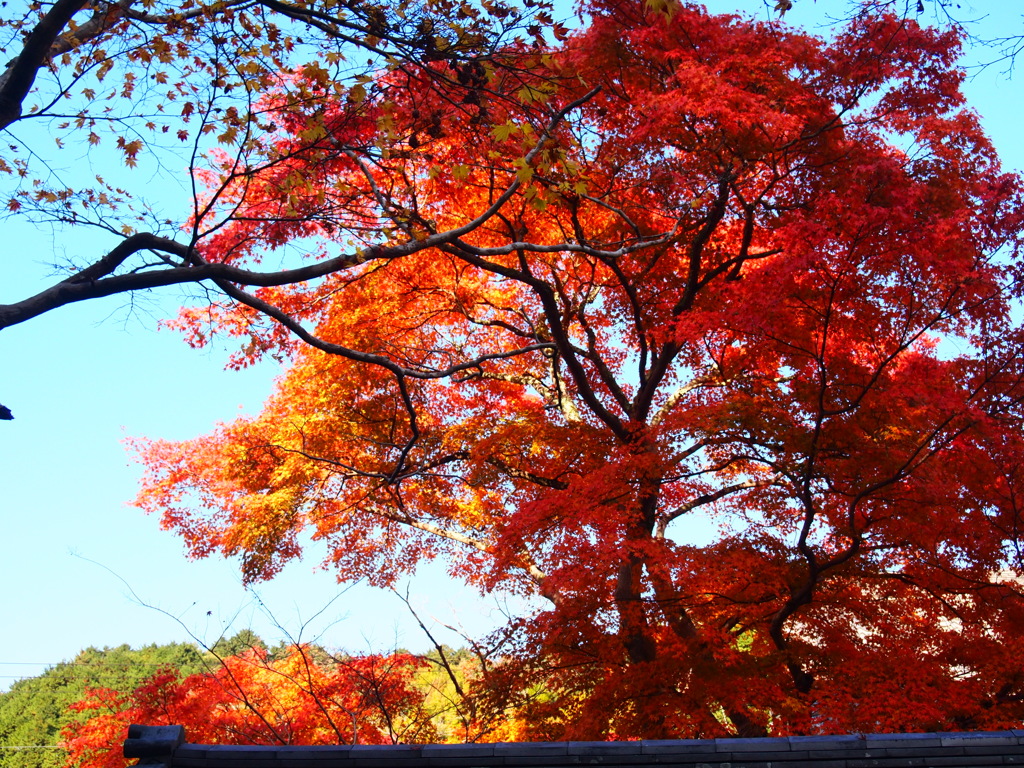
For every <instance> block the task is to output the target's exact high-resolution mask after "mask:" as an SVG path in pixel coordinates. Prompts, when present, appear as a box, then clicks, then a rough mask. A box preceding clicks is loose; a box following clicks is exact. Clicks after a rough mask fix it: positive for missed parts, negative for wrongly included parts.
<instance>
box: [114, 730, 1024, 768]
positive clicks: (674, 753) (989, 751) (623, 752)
mask: <svg viewBox="0 0 1024 768" xmlns="http://www.w3.org/2000/svg"><path fill="white" fill-rule="evenodd" d="M124 755H125V757H127V758H140V760H139V764H140V765H147V764H148V767H147V768H155V765H154V764H162V765H164V766H166V767H167V768H442V767H450V768H499V767H500V768H562V767H563V766H586V765H592V766H602V767H603V768H617V767H619V766H622V767H623V768H629V767H631V766H647V765H651V766H679V768H919V767H921V766H923V767H925V768H927V767H929V766H934V767H935V768H977V767H978V766H1002V765H1024V730H1021V731H997V732H988V733H979V732H963V733H901V734H865V735H853V736H789V737H782V738H765V739H692V740H678V741H565V742H521V743H509V744H422V745H404V744H402V745H395V746H390V745H389V746H368V745H367V746H364V745H358V746H316V747H296V746H229V745H213V744H189V743H187V742H186V741H185V729H184V728H182V727H181V726H143V725H133V726H131V728H129V730H128V739H127V740H126V741H125V743H124Z"/></svg>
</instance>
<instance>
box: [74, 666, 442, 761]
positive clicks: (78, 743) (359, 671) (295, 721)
mask: <svg viewBox="0 0 1024 768" xmlns="http://www.w3.org/2000/svg"><path fill="white" fill-rule="evenodd" d="M314 655H315V654H313V653H312V652H311V650H310V649H309V648H305V647H301V646H294V647H292V648H291V649H289V651H288V653H287V655H286V656H284V657H283V658H279V659H273V658H271V657H269V656H268V655H267V653H266V651H264V650H262V649H252V650H250V651H246V652H245V653H242V654H240V655H238V656H230V657H227V658H224V659H222V660H221V663H220V664H219V666H216V667H215V668H213V669H212V671H211V672H209V673H204V674H194V675H189V676H188V677H184V678H180V677H179V676H178V674H177V672H176V670H173V669H168V670H162V671H160V672H157V673H156V674H155V675H153V677H151V678H150V679H149V680H148V681H147V682H146V683H145V684H144V685H142V686H140V687H139V688H137V689H135V690H134V691H130V692H127V693H117V692H116V691H111V690H107V689H93V690H91V691H89V692H88V694H87V695H86V697H85V698H84V699H83V700H82V701H80V702H78V703H77V704H75V705H74V709H75V710H77V711H80V712H85V713H93V714H91V715H90V716H89V718H88V719H87V720H84V721H83V722H81V723H75V724H73V725H72V726H70V727H69V728H68V729H67V730H66V732H65V734H64V737H65V739H64V745H65V748H66V749H67V751H68V764H69V765H74V766H77V767H78V768H122V766H123V765H124V758H123V757H122V756H121V744H122V742H123V741H124V739H125V733H126V732H127V728H128V726H129V725H130V724H132V723H147V724H150V725H184V726H186V730H187V734H188V738H189V740H190V741H192V742H195V743H200V744H352V743H359V744H392V743H400V742H410V741H411V742H421V741H429V740H431V739H432V738H433V737H434V735H435V734H434V732H433V730H432V727H431V725H430V722H429V718H428V716H427V714H426V713H425V711H424V709H423V698H424V692H423V691H421V690H418V689H417V688H415V687H414V686H413V685H412V678H413V675H414V674H415V672H416V671H417V670H418V669H419V668H420V667H421V666H422V665H423V662H421V661H419V660H417V659H416V658H414V657H412V656H409V655H408V654H392V655H389V656H381V655H367V656H360V657H353V658H349V659H341V660H331V661H329V662H325V661H323V660H321V661H319V662H318V661H317V660H316V659H315V658H314Z"/></svg>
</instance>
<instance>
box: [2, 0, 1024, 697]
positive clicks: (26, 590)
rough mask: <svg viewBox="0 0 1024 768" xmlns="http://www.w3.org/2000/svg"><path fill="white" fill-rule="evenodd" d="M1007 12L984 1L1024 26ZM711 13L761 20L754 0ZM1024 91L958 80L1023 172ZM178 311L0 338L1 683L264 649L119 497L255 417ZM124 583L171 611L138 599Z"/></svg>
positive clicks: (360, 632) (39, 239)
mask: <svg viewBox="0 0 1024 768" xmlns="http://www.w3.org/2000/svg"><path fill="white" fill-rule="evenodd" d="M1017 2H1018V0H1012V1H1010V0H1008V1H1007V2H1005V3H1003V4H1002V6H1003V7H1004V8H1005V10H1000V5H1001V4H1000V3H998V2H990V3H988V4H987V6H986V7H987V8H988V9H989V10H990V11H991V12H992V13H994V14H1000V19H999V20H1000V22H1002V23H1003V24H1004V25H1005V23H1006V22H1007V20H1008V21H1009V22H1010V23H1012V24H1013V25H1014V28H1017V29H1020V28H1021V25H1020V10H1017ZM838 3H839V0H818V3H817V4H816V5H812V4H811V3H810V2H809V0H798V3H797V7H796V8H795V9H794V11H792V12H791V15H790V19H791V20H792V21H793V22H800V21H801V20H802V19H803V18H807V19H811V18H812V17H811V14H812V13H814V14H817V15H816V16H815V17H814V18H818V17H819V16H820V12H821V11H822V9H823V7H824V6H828V5H830V4H833V5H837V6H838ZM709 5H710V8H711V10H713V11H727V10H735V9H736V8H738V7H745V8H747V9H749V10H752V11H754V12H757V13H758V15H761V16H765V15H766V14H767V11H766V10H765V9H766V5H765V3H763V2H761V0H748V1H747V2H737V0H720V1H719V2H711V3H710V4H709ZM989 29H996V30H998V29H999V26H998V25H995V24H993V25H991V26H990V27H989ZM1020 86H1021V80H1020V78H1019V77H1018V78H1017V79H1015V80H1010V79H1008V78H1007V77H1006V76H1005V75H1004V74H1002V72H1001V70H1000V69H999V68H998V67H995V68H990V69H988V70H985V71H983V72H982V73H981V74H980V75H979V76H977V77H976V78H975V79H974V80H972V81H971V82H970V83H969V84H968V91H969V94H970V99H971V102H972V103H973V105H974V106H975V108H976V109H977V110H978V111H979V112H980V113H981V114H982V116H983V118H984V123H985V125H986V128H987V129H988V131H989V132H990V135H992V136H993V137H994V138H995V140H996V142H997V146H999V148H1000V149H1001V151H1002V153H1003V158H1004V163H1005V165H1006V166H1007V167H1008V168H1017V169H1019V168H1022V167H1024V152H1022V149H1021V147H1020V140H1019V135H1020V125H1021V122H1022V120H1024V113H1022V111H1021V109H1020V108H1019V107H1018V106H1017V105H1018V103H1019V100H1018V98H1017V97H1018V95H1019V92H1020ZM3 227H4V230H3V231H4V237H5V245H6V247H5V249H4V252H3V256H2V258H3V259H4V261H5V264H4V275H5V278H6V282H5V283H4V284H3V285H0V302H6V301H13V300H17V299H20V298H23V297H25V296H27V295H30V294H31V293H33V292H35V291H36V290H39V288H40V287H42V286H43V285H45V284H46V276H47V268H46V267H45V266H44V265H45V263H46V262H47V261H49V260H52V258H53V257H52V254H51V252H50V251H49V243H50V239H49V237H48V236H46V235H45V234H43V235H40V233H37V232H33V231H31V230H30V229H28V228H25V227H22V226H17V225H14V224H11V223H10V222H8V223H5V224H4V225H3ZM58 241H59V238H58ZM174 306H175V295H174V293H173V292H168V293H167V294H165V295H164V296H163V297H162V298H160V299H159V300H157V301H155V302H153V303H151V304H144V305H142V306H140V307H139V308H138V309H137V310H136V311H134V312H127V311H126V303H125V299H124V298H123V297H114V298H112V299H109V300H105V301H98V302H90V303H85V304H80V305H77V306H73V307H67V308H64V309H61V310H58V311H55V312H52V313H50V314H49V315H46V316H43V317H41V318H37V319H35V320H32V321H30V322H28V323H26V324H23V325H21V326H17V327H15V328H11V329H8V330H4V331H2V332H0V403H4V404H5V405H7V406H9V407H10V408H11V409H12V410H13V411H14V413H15V417H16V418H15V420H14V421H12V422H6V423H3V422H0V515H2V520H3V524H2V528H0V531H2V538H0V584H2V585H3V592H2V597H0V616H2V617H3V622H4V631H3V632H0V690H2V689H3V688H5V687H6V686H7V685H9V684H10V683H11V682H12V681H13V679H15V678H18V677H23V676H29V675H32V674H36V673H38V672H39V671H41V670H42V669H43V668H45V667H46V666H48V665H52V664H55V663H57V662H59V661H61V660H63V659H68V658H71V657H73V656H74V655H75V654H76V653H77V651H78V650H80V649H81V648H84V647H87V646H90V645H93V646H108V645H118V644H121V643H130V644H133V645H140V644H145V643H152V642H168V641H172V640H189V639H190V637H189V633H193V634H195V635H196V636H198V637H199V638H201V639H203V640H205V641H206V642H210V643H212V642H213V641H215V640H216V638H217V637H218V636H219V635H220V633H221V632H223V631H228V632H229V633H230V632H233V631H235V630H238V629H242V628H245V627H252V628H253V629H254V630H256V631H257V632H259V633H260V634H262V635H263V636H264V638H265V639H267V640H268V641H271V642H274V641H276V640H278V639H281V638H282V637H283V636H284V633H283V632H282V630H281V629H279V628H276V627H275V626H274V624H273V622H272V621H271V620H270V619H268V618H267V616H266V615H265V614H264V612H263V611H262V609H261V608H260V607H259V604H258V602H257V601H256V600H255V599H254V597H253V595H252V594H251V593H246V592H245V590H243V589H242V587H241V586H240V584H239V581H238V577H237V571H236V569H235V568H234V567H233V565H232V564H231V563H228V562H224V561H220V560H215V561H204V562H188V561H187V560H186V559H185V557H184V556H183V553H182V547H181V544H180V542H179V541H178V540H177V539H175V538H174V537H173V536H172V535H170V534H168V533H165V532H162V531H160V530H159V528H158V525H157V520H155V519H153V518H147V517H145V516H144V515H142V514H141V513H140V512H139V511H138V510H135V509H133V508H131V507H130V506H128V505H127V503H126V502H128V501H130V499H131V498H132V497H133V495H134V492H135V482H136V479H137V476H138V471H137V469H136V468H135V467H134V466H133V465H132V464H131V461H130V459H129V457H128V455H127V454H126V452H125V450H124V447H123V445H122V441H123V439H124V438H125V437H126V436H139V435H145V436H151V437H163V438H188V437H192V436H195V435H199V434H202V433H204V432H206V431H208V430H209V429H210V428H211V427H212V426H213V425H214V424H215V423H216V422H217V421H219V420H229V419H231V418H232V417H233V416H234V415H236V414H237V413H238V412H239V410H240V409H241V410H242V411H245V412H250V413H251V412H255V411H256V410H257V409H258V407H259V405H260V403H261V402H262V400H263V398H265V397H266V395H267V394H268V393H269V392H270V388H271V384H272V380H273V377H274V375H275V374H276V372H277V371H276V370H275V369H274V368H273V367H268V366H263V367H258V368H256V369H253V370H249V371H245V372H240V373H239V372H225V371H223V370H222V365H223V362H224V357H225V355H224V354H223V353H222V352H220V351H218V350H213V351H195V350H191V349H189V348H188V347H187V346H186V345H185V344H184V343H183V342H182V341H181V340H180V338H179V337H177V336H176V335H175V334H173V333H171V332H168V331H159V332H158V331H156V330H155V327H156V321H157V319H158V318H160V317H163V316H167V315H168V314H169V313H170V312H172V311H173V308H174ZM318 562H319V558H318V557H317V555H316V554H315V553H312V554H311V555H310V556H309V557H308V558H307V559H306V560H305V561H303V562H300V563H296V564H293V565H292V566H290V567H289V568H288V569H287V570H286V571H285V572H284V573H283V574H282V575H281V576H280V577H279V578H278V579H277V580H275V582H274V583H272V584H270V585H266V586H264V587H262V588H260V589H259V593H260V595H261V597H262V599H263V602H264V603H265V604H266V606H267V607H268V608H269V609H270V611H271V612H272V613H273V615H274V617H276V620H277V622H279V623H280V624H281V625H282V626H283V627H284V628H285V629H287V630H288V631H289V632H291V633H295V632H297V631H298V630H299V628H300V627H301V626H302V624H303V622H305V621H308V620H310V619H311V618H312V617H314V616H315V615H316V614H317V613H318V612H319V611H320V610H321V609H322V608H323V607H324V606H325V605H327V604H328V603H329V602H330V601H331V600H332V599H333V598H335V597H336V596H337V595H338V594H339V587H338V586H337V585H336V584H335V582H334V579H333V577H332V575H331V574H330V573H327V572H323V571H317V570H316V567H317V565H318ZM115 574H116V575H115ZM122 579H123V581H122ZM129 586H130V589H131V590H134V593H135V595H136V596H137V597H138V598H141V599H142V600H144V601H145V602H147V603H149V604H150V605H152V606H156V607H157V608H159V609H161V610H162V611H165V612H166V614H165V613H162V612H161V611H158V610H155V609H154V608H149V607H145V606H143V605H140V604H139V602H138V600H137V599H136V597H135V596H133V595H132V594H131V593H130V591H129ZM411 598H412V600H413V602H414V603H415V604H416V605H417V607H418V608H419V609H420V610H421V612H422V615H423V616H424V618H430V617H432V616H436V617H438V618H441V619H443V620H444V621H447V622H459V623H462V624H463V625H464V626H465V627H466V629H467V630H468V631H469V632H471V633H480V632H482V631H483V630H484V629H485V628H486V627H488V626H490V624H491V621H492V617H491V616H490V615H489V614H490V612H491V611H492V610H494V605H495V602H494V600H493V599H489V600H484V599H480V598H478V597H477V596H475V595H474V594H472V593H469V592H467V591H466V590H464V589H461V588H458V587H457V586H456V585H453V584H452V582H451V581H450V580H449V579H448V578H447V577H446V576H445V574H444V569H443V566H440V565H438V566H434V567H432V568H429V569H427V570H426V572H425V573H424V574H423V578H420V579H417V580H416V581H415V582H414V583H413V584H412V585H411ZM168 614H169V615H168ZM173 617H177V619H175V618H173ZM495 620H497V621H500V615H498V616H496V619H495ZM303 638H304V639H316V638H319V640H320V642H323V643H325V644H327V645H329V646H332V647H336V648H341V649H345V650H348V651H352V652H359V651H362V650H367V649H369V648H371V647H372V648H375V649H378V650H386V649H388V648H391V647H396V646H406V647H412V648H424V647H425V644H426V643H425V639H424V638H423V636H422V634H421V633H420V632H419V630H418V629H416V627H415V625H414V624H413V623H412V622H411V620H410V618H409V616H408V614H407V612H406V609H405V608H404V606H403V605H402V604H401V602H400V601H399V600H398V599H397V598H396V597H394V596H393V595H390V594H387V593H381V592H377V591H372V590H370V589H369V588H366V587H361V586H358V587H355V588H352V589H350V590H349V591H348V592H346V593H345V594H344V595H342V596H341V597H340V598H339V599H338V600H337V601H335V602H334V603H332V604H331V605H330V607H329V608H328V609H327V610H326V611H325V612H324V613H323V614H322V615H320V616H319V617H318V618H316V619H315V620H314V621H313V622H312V623H311V624H310V625H309V626H308V627H306V629H305V631H304V635H303ZM444 639H445V640H447V641H449V642H456V643H457V642H458V640H457V638H454V637H453V636H451V635H444Z"/></svg>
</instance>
